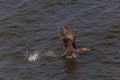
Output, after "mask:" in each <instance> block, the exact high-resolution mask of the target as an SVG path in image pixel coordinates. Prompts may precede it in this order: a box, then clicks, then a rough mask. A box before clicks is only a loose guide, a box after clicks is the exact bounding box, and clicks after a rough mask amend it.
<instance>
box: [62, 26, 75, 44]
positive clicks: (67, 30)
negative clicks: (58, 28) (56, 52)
mask: <svg viewBox="0 0 120 80" xmlns="http://www.w3.org/2000/svg"><path fill="white" fill-rule="evenodd" d="M63 30H64V35H65V36H66V37H67V38H68V39H70V40H71V41H72V43H75V35H74V34H73V32H72V30H71V29H70V28H68V27H67V26H64V27H63Z"/></svg>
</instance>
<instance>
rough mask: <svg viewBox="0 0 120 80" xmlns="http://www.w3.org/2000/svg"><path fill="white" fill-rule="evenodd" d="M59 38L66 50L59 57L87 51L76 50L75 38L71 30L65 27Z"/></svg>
mask: <svg viewBox="0 0 120 80" xmlns="http://www.w3.org/2000/svg"><path fill="white" fill-rule="evenodd" d="M59 36H60V38H61V39H62V42H63V45H64V47H66V49H67V51H66V52H65V53H64V54H63V55H61V56H62V57H66V56H72V52H80V50H82V49H84V50H85V49H86V50H87V48H76V45H75V39H76V36H75V35H74V34H73V32H72V30H71V29H70V28H68V27H67V26H64V27H63V33H62V32H61V31H60V32H59Z"/></svg>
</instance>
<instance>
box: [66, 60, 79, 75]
mask: <svg viewBox="0 0 120 80" xmlns="http://www.w3.org/2000/svg"><path fill="white" fill-rule="evenodd" d="M64 68H65V69H66V73H68V74H73V73H75V72H76V70H77V61H76V60H75V59H67V60H66V62H65V63H64Z"/></svg>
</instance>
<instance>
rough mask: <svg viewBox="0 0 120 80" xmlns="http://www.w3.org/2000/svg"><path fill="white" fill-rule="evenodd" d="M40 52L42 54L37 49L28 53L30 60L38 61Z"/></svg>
mask: <svg viewBox="0 0 120 80" xmlns="http://www.w3.org/2000/svg"><path fill="white" fill-rule="evenodd" d="M39 54H40V52H39V51H35V53H34V54H30V55H28V60H29V61H30V62H32V61H36V60H37V59H38V58H39Z"/></svg>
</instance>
